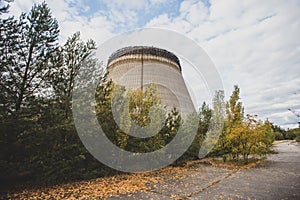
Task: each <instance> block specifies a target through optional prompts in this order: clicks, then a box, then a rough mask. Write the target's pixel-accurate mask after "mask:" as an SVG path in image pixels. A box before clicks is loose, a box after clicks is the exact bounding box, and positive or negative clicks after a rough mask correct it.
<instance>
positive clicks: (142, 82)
mask: <svg viewBox="0 0 300 200" xmlns="http://www.w3.org/2000/svg"><path fill="white" fill-rule="evenodd" d="M107 70H108V72H109V74H108V78H110V79H112V81H114V82H116V83H118V84H120V85H124V86H125V87H126V88H132V89H137V88H141V89H142V90H143V89H144V88H146V87H147V85H149V84H151V83H155V84H156V86H157V92H158V95H159V96H160V97H161V100H162V103H163V104H164V105H166V106H167V110H171V109H172V108H173V107H174V106H175V107H177V109H178V110H179V111H180V112H181V114H182V116H183V117H184V118H185V117H186V115H187V114H188V113H190V112H193V111H195V108H194V106H193V102H192V100H191V97H190V95H189V92H188V90H187V87H186V85H185V82H184V80H183V77H182V73H181V66H180V62H179V59H178V57H177V56H176V55H174V54H173V53H171V52H169V51H166V50H164V49H159V48H155V47H147V46H134V47H125V48H122V49H119V50H118V51H116V52H114V53H113V54H112V55H111V56H110V57H109V59H108V64H107Z"/></svg>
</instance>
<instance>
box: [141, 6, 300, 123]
mask: <svg viewBox="0 0 300 200" xmlns="http://www.w3.org/2000/svg"><path fill="white" fill-rule="evenodd" d="M210 4H211V5H210V7H209V8H208V7H205V6H204V5H203V4H201V2H199V1H193V0H186V1H183V2H182V3H181V6H180V14H179V16H177V17H175V18H170V17H169V16H168V15H167V14H163V15H160V16H158V17H156V18H154V19H152V20H151V21H150V22H149V23H148V24H147V26H148V27H164V28H170V29H173V30H176V31H179V32H181V33H183V34H186V35H187V36H188V37H190V38H192V39H194V40H195V41H197V42H198V44H199V45H200V46H202V47H203V48H204V49H205V51H206V52H207V53H208V55H209V56H210V57H211V58H212V60H213V61H214V63H215V64H216V67H217V68H218V70H219V72H220V74H221V76H222V78H223V82H224V87H225V90H226V96H227V98H228V97H229V95H230V94H231V92H232V89H233V85H234V84H238V85H239V86H240V88H241V97H242V101H243V103H244V105H245V108H246V112H249V113H253V114H259V117H260V118H268V117H269V118H270V120H271V121H274V122H275V123H277V124H282V125H285V124H288V126H290V124H294V125H295V126H296V125H297V123H296V121H297V118H296V117H295V116H293V114H292V113H290V112H288V111H287V108H289V107H291V106H294V107H296V108H297V109H299V110H300V101H299V96H296V95H290V94H292V93H293V91H297V88H298V90H299V87H300V81H299V80H300V79H299V78H300V74H299V71H300V51H299V49H300V40H299V39H298V35H299V34H300V23H299V20H298V19H299V17H300V15H299V12H298V7H299V5H300V2H299V1H284V2H283V1H279V0H278V1H243V0H227V1H219V0H211V1H210ZM206 10H207V11H206ZM197 11H198V14H197ZM188 16H190V17H188ZM286 127H287V126H285V128H286Z"/></svg>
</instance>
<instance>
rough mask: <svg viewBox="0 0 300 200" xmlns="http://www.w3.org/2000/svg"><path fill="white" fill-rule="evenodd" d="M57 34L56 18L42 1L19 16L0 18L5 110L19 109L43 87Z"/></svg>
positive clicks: (2, 84) (2, 86) (56, 41)
mask: <svg viewBox="0 0 300 200" xmlns="http://www.w3.org/2000/svg"><path fill="white" fill-rule="evenodd" d="M58 34H59V29H58V23H57V20H56V19H54V18H53V17H52V15H51V12H50V9H49V8H48V6H47V4H46V3H45V2H43V3H42V4H34V6H33V7H32V9H31V11H30V12H29V13H22V14H21V16H20V17H19V19H14V17H11V18H8V19H5V20H1V38H2V39H1V44H0V59H1V72H0V73H1V74H0V78H1V93H2V95H1V96H2V97H1V98H3V99H5V101H4V105H2V106H3V107H5V109H6V111H7V112H13V111H19V110H20V109H21V108H22V106H26V105H25V103H27V104H28V102H29V101H30V100H31V99H34V98H35V96H36V95H37V94H38V93H39V94H41V92H42V91H43V89H44V88H45V83H46V82H45V79H46V77H47V76H48V75H49V72H50V65H49V60H50V58H51V57H52V54H53V52H55V50H56V48H57V46H58ZM27 106H28V105H27Z"/></svg>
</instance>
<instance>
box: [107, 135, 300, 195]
mask: <svg viewBox="0 0 300 200" xmlns="http://www.w3.org/2000/svg"><path fill="white" fill-rule="evenodd" d="M274 149H275V150H276V151H277V152H278V154H272V155H269V156H268V159H267V160H266V161H265V162H263V163H262V164H259V165H257V166H256V167H254V168H250V169H243V170H229V169H225V168H220V167H212V166H209V165H205V164H199V165H198V166H197V167H196V168H194V169H192V170H190V171H188V172H186V173H185V174H183V175H182V176H179V177H175V178H174V177H172V176H170V177H165V181H163V182H162V183H159V184H157V185H155V186H150V188H151V189H149V190H148V191H143V192H136V193H134V194H130V195H121V196H118V197H113V198H111V199H263V200H268V199H270V200H277V199H297V200H300V144H299V143H296V142H292V141H287V142H282V143H279V144H276V145H275V146H274Z"/></svg>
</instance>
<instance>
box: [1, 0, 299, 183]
mask: <svg viewBox="0 0 300 200" xmlns="http://www.w3.org/2000/svg"><path fill="white" fill-rule="evenodd" d="M1 9H2V8H1ZM3 9H4V10H3V12H7V9H8V7H5V8H3ZM1 12H2V11H1ZM0 23H1V26H0V34H1V40H0V59H1V68H0V100H1V101H0V102H1V103H0V130H1V134H0V148H1V149H0V152H1V154H0V182H1V183H3V184H5V185H8V184H9V183H11V184H14V183H16V182H21V181H26V180H30V181H31V182H37V183H55V182H63V181H70V180H79V179H88V178H93V177H100V176H106V175H111V174H114V173H117V172H116V171H114V170H112V169H110V168H108V167H106V166H104V165H103V164H101V163H99V162H98V161H96V160H95V159H94V158H93V157H92V156H91V155H90V154H89V153H88V151H87V150H86V149H85V148H84V146H83V145H82V143H81V142H80V139H79V137H78V135H77V133H76V130H75V126H74V122H73V119H72V112H71V104H72V102H71V99H72V90H73V87H74V79H75V77H76V75H77V74H78V71H79V69H80V67H81V66H82V65H88V66H89V68H88V70H91V71H92V72H93V73H95V74H96V76H95V77H99V80H90V81H99V82H100V83H101V84H99V86H98V88H97V90H96V95H95V96H96V101H97V105H96V114H97V116H98V121H99V123H100V124H101V126H102V128H103V130H104V132H105V133H106V134H107V137H108V138H109V139H110V140H111V141H112V142H113V143H114V144H116V145H118V146H119V147H120V148H123V149H125V150H128V151H132V152H150V151H154V150H156V149H159V148H162V147H163V146H165V145H166V144H168V143H169V142H170V141H171V140H172V138H173V137H174V136H175V135H176V133H177V130H178V128H179V126H180V125H182V123H183V120H182V118H181V116H180V114H179V112H178V110H177V109H176V108H174V109H172V110H171V111H170V112H169V113H166V112H165V111H163V109H161V108H162V107H163V105H161V99H160V97H159V96H158V95H157V91H156V87H155V85H150V86H149V87H148V88H147V89H146V90H145V91H141V90H132V91H126V90H125V88H123V87H120V86H118V85H115V84H114V83H112V82H111V81H110V80H106V76H105V75H104V73H103V66H102V64H101V62H99V61H98V60H97V59H96V58H95V56H94V53H95V50H96V44H95V42H94V41H93V40H88V41H86V42H84V41H82V40H81V38H80V33H79V32H78V33H75V34H73V35H72V36H70V37H69V39H68V40H67V41H66V43H65V44H64V45H59V44H58V36H59V27H58V23H57V21H56V19H55V18H54V17H53V16H52V14H51V11H50V9H49V8H48V6H47V5H46V3H45V2H44V3H41V4H35V5H34V6H33V7H32V9H31V11H30V12H29V13H23V14H21V15H20V16H19V18H15V17H9V18H7V19H1V20H0ZM113 91H114V95H113ZM122 96H126V97H128V98H125V99H124V98H121V97H122ZM126 99H127V100H126ZM239 99H240V98H239V88H238V87H237V86H235V89H234V92H233V94H232V96H231V98H230V100H229V101H228V102H227V103H226V106H225V107H226V113H223V111H222V110H223V109H222V108H223V107H224V105H225V101H224V93H223V91H218V92H216V95H215V97H214V103H213V106H212V108H210V107H209V106H208V105H207V104H206V103H205V102H204V103H203V105H202V106H201V108H200V110H199V111H198V112H197V113H194V115H191V118H196V119H197V121H199V123H198V124H195V125H194V126H197V128H198V131H197V134H196V137H195V139H194V141H193V143H192V145H191V147H190V148H189V149H188V151H187V152H186V153H185V154H184V155H183V156H182V157H181V158H180V159H179V160H178V161H177V163H176V164H179V163H181V162H184V161H186V160H191V159H196V158H198V153H199V149H200V147H201V145H202V143H203V141H204V139H206V141H207V143H205V144H204V145H208V146H209V145H210V144H211V143H213V142H214V140H215V139H216V137H217V136H216V135H214V133H213V131H212V132H211V134H210V135H206V133H207V132H208V130H209V128H210V126H211V124H219V125H220V120H221V119H224V120H225V124H224V129H223V131H222V134H221V136H220V139H219V141H218V143H217V145H216V147H215V148H214V149H213V151H212V152H211V155H218V156H222V157H223V158H224V160H226V159H228V158H232V159H239V158H241V156H242V158H243V159H244V160H246V161H247V160H248V158H249V155H264V154H266V153H268V151H269V150H270V147H271V144H272V142H273V140H274V133H273V129H274V127H273V129H272V125H271V123H270V122H269V121H268V120H266V121H261V120H258V119H257V118H256V116H251V115H246V116H245V115H244V112H243V106H242V103H241V102H240V101H239ZM127 101H129V102H127ZM111 102H118V104H116V105H124V104H125V103H129V104H128V105H129V106H128V107H126V106H124V107H122V108H121V112H120V116H121V117H120V126H121V127H118V126H117V124H116V122H115V121H114V118H113V112H112V107H111V105H110V104H111ZM151 108H155V109H157V110H156V112H154V115H153V117H154V118H153V119H154V120H150V116H149V112H151ZM122 109H123V110H122ZM131 119H132V120H131ZM151 121H152V122H160V121H163V124H161V126H160V125H159V124H155V123H154V124H151V125H150V128H149V129H147V130H146V131H152V132H154V133H155V132H158V134H156V135H155V136H152V137H149V138H144V139H141V138H137V137H133V136H129V135H128V134H126V132H128V131H132V132H135V133H137V134H139V133H140V131H141V130H140V129H139V128H138V127H137V126H136V125H134V124H137V125H139V126H142V127H145V126H146V125H149V124H150V122H151ZM133 122H134V123H133ZM221 125H223V124H221ZM289 134H290V135H292V134H294V135H295V137H296V138H297V136H296V135H297V134H298V136H299V132H297V133H296V132H291V131H288V132H286V133H285V135H284V138H286V137H289V136H288V135H289ZM275 135H276V131H275ZM276 137H277V136H276ZM278 137H280V136H278ZM292 137H294V136H291V138H292Z"/></svg>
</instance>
